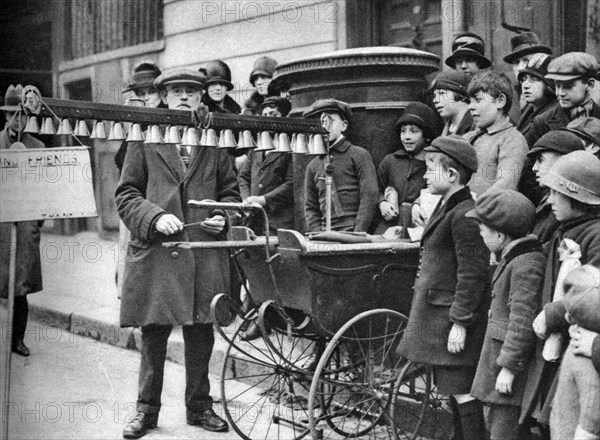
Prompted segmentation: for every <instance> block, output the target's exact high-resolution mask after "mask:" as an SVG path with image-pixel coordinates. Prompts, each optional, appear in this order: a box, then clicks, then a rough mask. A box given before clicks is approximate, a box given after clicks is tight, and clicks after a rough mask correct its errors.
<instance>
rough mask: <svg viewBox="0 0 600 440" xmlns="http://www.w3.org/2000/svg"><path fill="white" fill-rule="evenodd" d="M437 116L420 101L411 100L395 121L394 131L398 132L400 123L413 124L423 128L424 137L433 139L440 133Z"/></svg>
mask: <svg viewBox="0 0 600 440" xmlns="http://www.w3.org/2000/svg"><path fill="white" fill-rule="evenodd" d="M437 118H438V116H437V114H435V112H434V111H433V110H432V109H431V108H430V107H429V106H428V105H425V104H423V103H422V102H411V103H410V104H408V105H407V106H406V109H405V110H404V113H402V116H400V119H398V121H397V122H396V131H398V132H400V127H401V126H402V125H406V124H414V125H416V126H417V127H419V128H420V129H421V130H423V134H424V137H425V139H433V138H436V137H437V136H439V134H440V133H439V132H440V130H439V129H438V124H437V120H438V119H437Z"/></svg>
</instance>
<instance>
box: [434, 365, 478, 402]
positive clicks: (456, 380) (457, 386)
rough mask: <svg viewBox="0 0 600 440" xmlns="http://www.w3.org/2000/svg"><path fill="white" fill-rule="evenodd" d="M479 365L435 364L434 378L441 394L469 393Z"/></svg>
mask: <svg viewBox="0 0 600 440" xmlns="http://www.w3.org/2000/svg"><path fill="white" fill-rule="evenodd" d="M476 371H477V367H470V366H463V365H434V366H433V380H434V382H435V384H436V385H437V389H438V392H439V393H441V394H447V395H449V394H469V393H470V392H471V385H473V379H475V372H476Z"/></svg>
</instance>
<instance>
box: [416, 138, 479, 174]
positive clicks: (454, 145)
mask: <svg viewBox="0 0 600 440" xmlns="http://www.w3.org/2000/svg"><path fill="white" fill-rule="evenodd" d="M424 151H427V152H431V153H444V154H446V155H447V156H450V157H451V158H452V159H454V160H455V161H457V162H458V163H459V164H461V165H463V166H464V167H466V168H468V169H469V170H471V171H473V172H474V173H476V172H477V153H476V152H475V148H473V145H471V144H470V143H469V142H467V141H466V140H465V138H463V137H462V136H459V135H457V134H451V135H450V136H440V137H438V138H436V139H434V140H433V142H432V143H431V145H430V146H428V147H425V150H424Z"/></svg>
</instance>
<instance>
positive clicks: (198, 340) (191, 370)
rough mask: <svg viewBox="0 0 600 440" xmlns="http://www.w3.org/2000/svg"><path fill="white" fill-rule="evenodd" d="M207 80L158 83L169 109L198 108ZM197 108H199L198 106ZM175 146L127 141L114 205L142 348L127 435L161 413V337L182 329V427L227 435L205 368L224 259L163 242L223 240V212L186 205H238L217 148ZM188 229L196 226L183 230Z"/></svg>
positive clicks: (182, 74)
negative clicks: (127, 240)
mask: <svg viewBox="0 0 600 440" xmlns="http://www.w3.org/2000/svg"><path fill="white" fill-rule="evenodd" d="M204 83H205V77H204V75H202V74H201V73H199V72H197V71H194V70H190V69H173V70H170V71H167V72H164V73H163V74H162V75H160V76H159V77H157V78H156V80H155V82H154V84H155V86H156V87H157V88H158V89H159V90H160V93H161V98H162V100H163V101H164V102H165V103H166V104H167V105H168V107H169V108H170V109H178V110H189V111H192V110H195V109H197V108H198V107H199V105H200V96H201V91H202V88H203V86H204ZM202 109H203V110H205V108H204V106H202ZM188 148H189V147H186V146H179V145H173V144H144V143H143V142H132V143H130V144H129V148H128V151H127V156H126V157H125V163H124V166H123V172H122V174H121V179H120V181H119V184H118V186H117V190H116V203H117V208H118V211H119V215H120V216H121V219H122V220H123V222H124V223H125V225H126V226H127V227H128V228H129V230H131V234H132V242H131V244H130V245H129V248H128V250H127V256H126V260H125V271H124V278H123V291H122V297H121V316H120V320H121V326H122V327H141V330H142V348H141V364H140V375H139V376H140V377H139V390H138V400H137V411H138V413H137V414H136V416H135V418H134V419H133V420H132V421H131V422H130V423H129V424H128V425H127V426H126V427H125V429H124V430H123V436H124V437H125V438H138V437H141V436H143V435H145V434H146V432H147V430H148V429H151V428H154V427H156V425H157V421H158V413H159V411H160V408H161V392H162V385H163V373H164V363H165V358H166V351H167V339H168V337H169V335H170V333H171V330H172V328H173V326H174V325H181V326H183V338H184V343H185V368H186V393H185V406H186V417H187V423H188V424H190V425H198V426H201V427H202V428H204V429H206V430H209V431H227V429H228V425H227V423H226V422H225V421H224V420H223V419H221V418H220V417H219V416H217V415H216V414H215V413H214V411H213V410H212V405H213V402H212V399H211V397H210V394H209V392H210V383H209V379H208V365H209V361H210V357H211V353H212V349H213V344H214V334H213V328H212V324H211V323H210V317H209V307H210V302H211V300H212V298H213V296H214V295H216V294H217V293H220V292H229V283H230V274H229V258H228V257H229V256H228V254H227V252H224V251H221V250H209V249H207V250H205V249H202V250H191V249H171V248H165V247H163V246H162V243H163V242H165V241H209V240H210V241H213V240H224V239H225V238H226V237H225V233H226V230H227V223H226V219H225V213H223V212H220V211H208V210H206V209H193V208H190V207H189V206H188V201H189V200H204V199H211V200H215V201H220V202H240V201H241V199H240V195H239V189H238V184H237V178H236V174H235V172H234V170H233V165H232V161H231V160H230V159H229V157H228V156H227V153H226V152H224V151H223V150H219V149H216V148H196V149H191V151H190V150H188ZM187 223H199V224H197V225H190V226H189V227H184V224H187Z"/></svg>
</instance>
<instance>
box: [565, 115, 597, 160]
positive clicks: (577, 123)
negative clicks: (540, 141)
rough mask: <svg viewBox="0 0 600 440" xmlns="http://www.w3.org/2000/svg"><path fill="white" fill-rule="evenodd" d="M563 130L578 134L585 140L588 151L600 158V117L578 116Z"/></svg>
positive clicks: (584, 144)
mask: <svg viewBox="0 0 600 440" xmlns="http://www.w3.org/2000/svg"><path fill="white" fill-rule="evenodd" d="M561 130H566V131H570V132H571V133H573V134H575V135H577V137H579V139H581V141H582V142H583V147H584V148H585V151H588V152H590V153H592V154H593V155H595V156H596V157H597V158H599V159H600V119H598V118H592V117H588V118H584V117H581V118H577V119H574V120H572V121H571V122H569V123H568V124H567V126H566V127H565V128H561Z"/></svg>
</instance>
